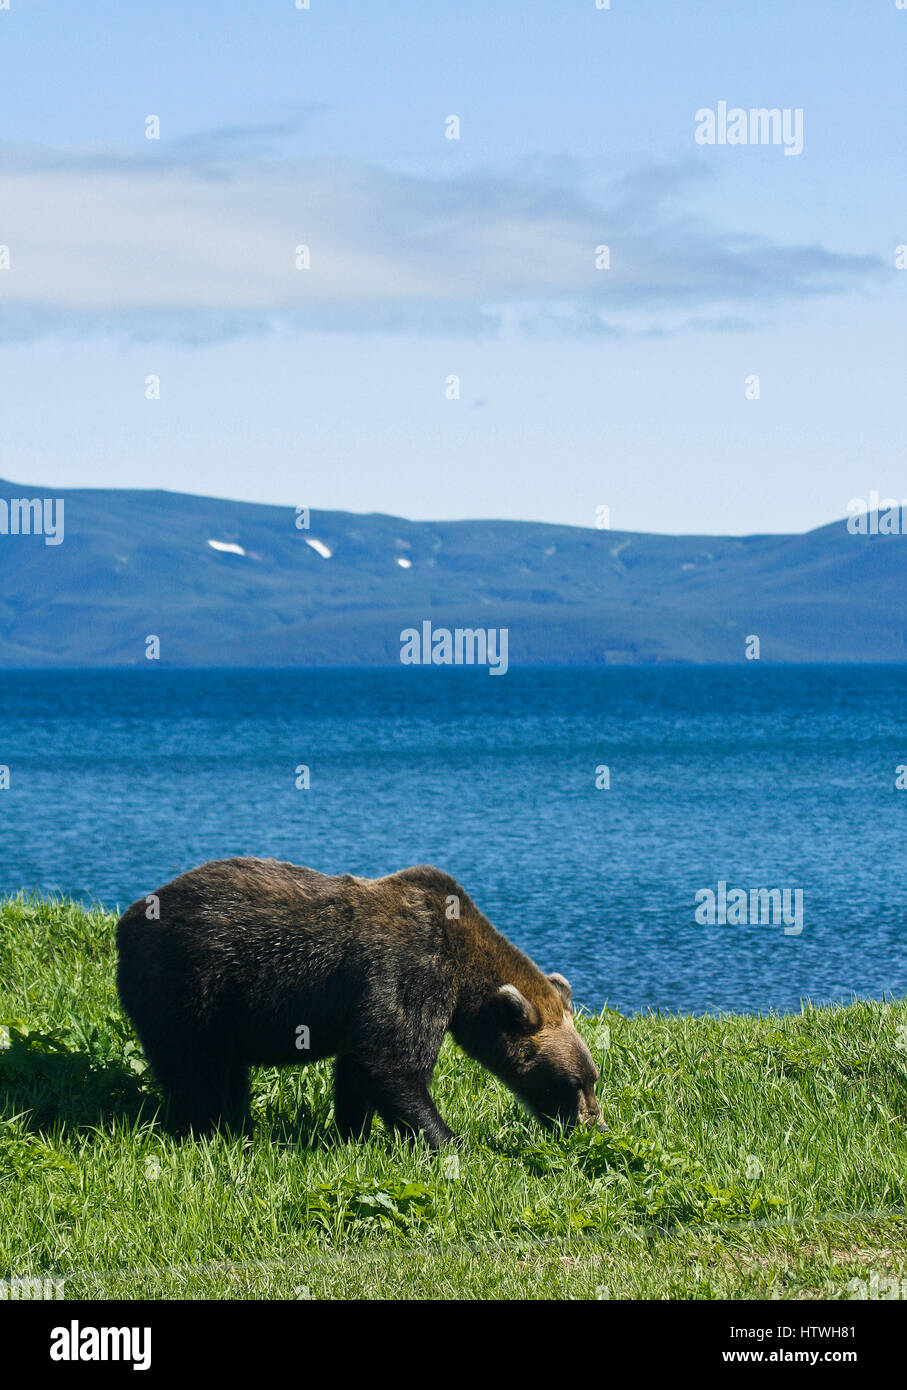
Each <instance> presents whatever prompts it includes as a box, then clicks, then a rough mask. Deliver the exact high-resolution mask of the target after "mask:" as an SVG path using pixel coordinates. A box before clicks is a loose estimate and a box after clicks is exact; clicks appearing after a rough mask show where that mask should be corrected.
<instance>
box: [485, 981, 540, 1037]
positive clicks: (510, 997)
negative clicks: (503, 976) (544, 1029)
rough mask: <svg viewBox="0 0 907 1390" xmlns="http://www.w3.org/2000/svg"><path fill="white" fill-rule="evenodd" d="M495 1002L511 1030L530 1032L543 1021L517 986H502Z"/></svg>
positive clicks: (495, 997)
mask: <svg viewBox="0 0 907 1390" xmlns="http://www.w3.org/2000/svg"><path fill="white" fill-rule="evenodd" d="M494 1000H495V1003H496V1004H497V1006H498V1008H499V1009H500V1011H501V1013H502V1014H503V1015H504V1017H505V1018H506V1020H507V1022H508V1025H509V1026H510V1027H511V1028H517V1029H519V1030H520V1031H521V1032H529V1031H530V1030H531V1029H533V1028H538V1026H539V1024H540V1023H541V1021H542V1020H541V1016H540V1015H539V1011H538V1009H537V1008H536V1007H535V1005H534V1004H533V1003H532V1002H531V1001H530V1000H529V999H527V998H526V996H525V994H520V991H519V990H518V989H517V987H516V985H501V988H500V989H499V990H498V992H497V994H496V995H495V996H494Z"/></svg>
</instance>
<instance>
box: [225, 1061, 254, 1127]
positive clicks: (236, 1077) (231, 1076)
mask: <svg viewBox="0 0 907 1390" xmlns="http://www.w3.org/2000/svg"><path fill="white" fill-rule="evenodd" d="M225 1113H226V1116H227V1119H228V1121H229V1123H230V1124H231V1125H233V1126H235V1127H236V1128H237V1129H241V1128H242V1127H243V1125H244V1124H245V1122H246V1120H248V1118H249V1068H248V1067H246V1066H243V1064H242V1063H241V1062H233V1063H232V1064H231V1066H230V1068H229V1070H228V1072H227V1096H226V1106H225Z"/></svg>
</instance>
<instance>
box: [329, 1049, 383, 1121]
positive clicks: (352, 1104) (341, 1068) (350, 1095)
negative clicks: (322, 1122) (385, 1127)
mask: <svg viewBox="0 0 907 1390" xmlns="http://www.w3.org/2000/svg"><path fill="white" fill-rule="evenodd" d="M374 1113H375V1106H374V1102H373V1101H372V1098H371V1091H370V1087H369V1078H368V1072H367V1071H366V1070H365V1067H363V1066H362V1065H361V1063H359V1062H357V1061H356V1060H355V1058H354V1057H338V1058H337V1060H336V1061H335V1063H334V1120H335V1123H336V1125H337V1128H338V1129H339V1130H340V1134H341V1137H342V1138H343V1139H344V1140H349V1139H367V1138H368V1136H369V1134H370V1132H371V1128H372V1116H373V1115H374Z"/></svg>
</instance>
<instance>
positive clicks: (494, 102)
mask: <svg viewBox="0 0 907 1390" xmlns="http://www.w3.org/2000/svg"><path fill="white" fill-rule="evenodd" d="M300 2H301V0H300ZM0 3H2V0H0ZM599 3H602V0H599ZM8 4H9V7H8V8H4V9H0V476H2V477H4V478H8V479H12V480H14V481H21V482H26V483H30V484H33V485H39V486H43V487H44V488H45V489H48V490H52V489H53V488H55V487H56V488H63V487H78V486H84V487H143V488H148V487H161V488H168V489H172V490H176V491H186V492H195V493H203V494H211V495H215V496H225V497H232V498H238V499H244V500H250V501H263V502H273V503H279V504H282V505H294V506H303V505H304V506H309V507H312V508H315V509H318V508H332V509H344V510H349V511H354V512H374V511H378V512H386V513H393V514H398V515H403V516H407V517H411V518H414V519H436V518H449V519H463V518H473V517H507V518H518V519H531V520H538V521H552V522H560V523H570V524H575V525H580V526H593V525H595V524H596V518H597V517H599V518H600V517H601V515H602V513H601V511H600V510H599V509H601V508H603V507H606V508H608V515H609V519H610V524H611V525H612V527H614V528H615V529H620V530H637V531H659V532H698V533H718V534H752V533H758V532H768V531H775V532H778V531H780V532H792V531H803V530H807V529H810V528H812V527H814V526H819V525H823V524H825V523H828V522H830V521H833V520H835V519H836V518H839V517H841V516H843V515H844V514H845V511H846V509H847V503H848V501H849V500H851V499H854V498H860V497H862V498H867V497H868V496H869V494H870V492H871V491H873V490H874V491H876V492H878V493H879V495H880V496H882V497H885V496H891V497H896V498H901V497H907V477H905V470H904V442H905V440H904V434H905V430H904V401H905V395H907V393H905V337H907V331H905V325H907V315H905V308H907V255H905V257H904V260H905V269H903V270H901V269H898V268H897V256H898V252H897V248H898V247H899V246H904V245H907V178H905V173H907V168H905V165H907V142H905V140H904V131H905V114H907V81H905V78H904V74H905V72H907V9H904V10H902V9H899V8H898V4H897V0H859V3H857V0H854V3H846V0H826V3H822V0H811V3H805V2H804V0H760V3H759V4H758V5H755V4H754V5H747V4H744V3H740V2H739V0H738V2H737V3H727V0H699V2H698V3H695V4H678V3H677V0H611V3H610V7H608V8H601V9H599V8H597V5H596V0H547V2H543V0H522V2H521V0H495V3H494V4H489V3H488V0H482V3H478V0H475V2H474V0H455V3H444V4H442V3H438V2H437V0H420V3H416V0H396V3H393V4H391V3H382V2H381V0H368V3H366V0H358V2H357V3H343V0H309V4H310V8H309V9H304V8H297V5H296V0H256V2H255V3H246V4H242V3H239V4H234V5H230V6H225V5H223V4H218V5H214V4H212V3H210V0H198V3H196V4H194V5H192V6H191V7H184V3H179V4H177V3H171V2H170V0H158V3H156V4H155V5H154V6H151V7H145V6H142V7H139V6H132V5H128V6H124V7H120V8H114V7H112V6H110V5H109V4H105V3H97V2H96V0H81V2H80V4H79V5H76V6H73V5H63V4H60V3H49V0H46V2H42V0H8ZM719 102H726V103H727V107H728V108H743V109H744V110H745V111H747V112H748V111H749V109H750V108H778V109H779V110H781V111H784V110H787V111H789V112H790V113H791V120H792V121H794V120H795V119H796V117H795V114H794V113H796V112H798V111H800V112H802V130H803V140H802V152H799V153H793V154H787V153H786V152H785V148H784V146H783V144H750V143H747V144H745V145H744V144H739V143H738V144H731V143H724V144H718V143H716V144H711V145H709V144H704V143H701V142H700V141H698V140H697V138H696V133H697V130H700V133H701V130H702V127H703V121H702V119H701V117H697V113H701V112H703V111H711V112H715V113H716V119H717V112H718V105H719ZM453 116H455V117H456V118H457V119H458V122H459V132H458V133H459V138H458V139H450V138H447V137H448V134H450V133H451V128H452V123H451V121H450V118H451V117H453ZM153 118H156V119H157V122H158V125H159V138H157V139H149V138H147V135H148V133H149V131H151V132H152V133H153V132H154V130H155V126H154V121H153ZM791 128H792V129H793V126H792V127H791ZM300 246H305V247H307V248H308V257H309V264H308V267H307V268H306V267H305V266H304V265H303V267H302V268H299V267H298V266H297V248H299V247H300ZM602 246H606V247H607V248H608V256H607V257H606V258H605V259H606V260H608V261H609V264H608V265H607V266H604V265H601V266H599V265H596V259H597V257H598V259H599V261H601V260H602V257H601V254H600V253H597V249H596V248H598V247H602ZM4 247H7V248H8V252H7V253H6V255H7V259H8V268H3V254H4V253H3V248H4ZM303 260H304V257H303ZM754 377H756V378H758V398H757V397H756V396H755V394H754V390H755V388H754V385H753V381H752V378H754ZM153 378H154V379H156V380H157V383H158V391H157V394H156V392H155V383H154V381H153V380H151V379H153ZM453 379H456V380H453ZM149 394H150V397H151V398H150V399H149Z"/></svg>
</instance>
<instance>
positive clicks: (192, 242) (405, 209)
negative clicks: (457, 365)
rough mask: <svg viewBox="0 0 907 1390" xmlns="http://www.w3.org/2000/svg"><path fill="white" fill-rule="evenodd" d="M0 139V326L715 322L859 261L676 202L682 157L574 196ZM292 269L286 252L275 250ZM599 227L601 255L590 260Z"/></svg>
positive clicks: (178, 330)
mask: <svg viewBox="0 0 907 1390" xmlns="http://www.w3.org/2000/svg"><path fill="white" fill-rule="evenodd" d="M227 149H228V151H229V154H228V156H227V157H226V158H223V159H221V160H220V161H219V162H213V161H212V160H211V159H207V160H205V161H204V162H198V161H193V160H192V159H188V160H187V158H186V156H185V152H183V154H181V155H179V156H178V157H177V156H174V157H172V158H170V159H168V158H167V155H166V151H165V149H164V148H163V147H160V148H159V147H157V146H156V145H155V144H154V143H152V142H149V148H148V150H147V151H145V150H143V152H142V154H141V155H136V154H134V153H128V154H124V153H122V152H116V151H107V152H104V151H101V152H97V151H94V152H91V151H46V150H45V151H35V150H22V149H12V148H10V147H6V148H5V149H0V208H2V209H3V216H2V234H0V240H2V241H3V242H4V244H6V245H8V246H9V248H10V269H9V270H8V271H3V272H0V306H2V314H0V334H2V335H3V336H5V337H7V338H15V337H25V336H31V335H34V334H36V333H38V332H45V331H57V332H59V331H64V332H65V331H68V332H76V333H84V332H92V331H98V330H114V331H118V332H124V333H127V334H130V335H132V336H136V337H140V338H151V337H160V336H164V337H173V336H176V337H189V338H195V339H200V340H205V339H209V340H216V339H220V338H223V337H228V336H231V335H236V334H249V333H262V332H267V331H270V330H272V329H274V328H279V327H286V328H290V329H307V328H312V329H319V330H326V329H327V330H330V329H349V330H355V331H364V330H370V329H380V330H395V329H407V330H413V329H417V330H426V331H443V332H451V331H453V332H471V333H489V332H495V331H499V330H500V329H501V328H502V327H504V328H513V329H514V330H516V331H520V332H528V333H536V334H537V333H568V334H574V335H577V334H601V333H615V332H627V331H630V332H639V331H643V332H663V331H673V330H675V329H677V328H678V327H681V326H683V325H684V324H685V323H691V322H694V321H695V322H696V323H697V326H701V325H702V322H703V321H704V322H705V323H706V324H707V325H711V326H714V327H716V328H718V329H721V330H725V331H726V330H727V328H728V327H729V326H732V325H733V324H735V323H736V324H739V323H740V322H741V320H743V321H746V318H747V317H750V316H752V315H753V314H754V313H755V314H758V311H759V310H760V309H764V308H765V307H766V306H767V305H773V304H777V303H779V302H783V301H790V300H799V299H804V298H808V297H812V296H815V295H820V294H829V293H838V292H842V291H845V290H848V289H851V288H854V287H857V286H863V285H865V284H867V283H871V282H872V281H873V280H874V279H876V278H877V277H879V276H880V274H881V273H882V271H881V263H880V262H879V261H878V260H877V259H876V258H873V257H867V256H860V255H842V254H839V253H835V252H831V251H828V250H826V249H824V248H823V247H821V246H785V245H781V244H779V243H775V242H772V241H770V240H768V239H766V238H764V237H763V238H760V237H742V236H739V235H735V234H730V233H725V232H722V231H719V230H716V229H715V228H713V227H709V226H707V225H704V224H703V223H701V222H700V221H699V220H698V219H697V218H695V217H694V216H691V215H690V213H689V211H688V206H689V204H690V202H691V201H692V200H693V199H692V195H694V194H695V190H696V186H697V184H698V182H699V181H700V180H701V179H702V178H704V177H708V175H706V174H705V173H704V172H703V169H702V166H697V165H695V164H690V165H685V166H682V167H680V168H661V169H659V168H653V169H649V170H644V171H641V172H639V173H636V174H634V175H632V176H627V177H624V178H621V179H615V180H612V181H611V182H610V183H608V184H607V185H605V186H604V188H599V189H597V190H596V191H595V192H593V191H592V189H591V186H590V185H589V184H588V183H586V182H585V181H584V179H583V178H582V176H581V174H580V173H579V172H578V171H576V170H575V169H574V168H573V167H572V166H569V165H564V164H562V165H559V166H557V167H555V166H553V165H552V164H551V163H550V162H548V163H545V164H535V163H529V164H521V165H519V166H513V165H511V166H507V167H504V168H498V169H495V170H490V171H485V172H473V173H471V174H465V175H460V176H458V177H456V178H446V179H433V178H428V177H425V176H417V175H414V174H404V173H399V172H391V171H388V170H383V169H380V168H377V167H374V166H370V165H366V164H364V163H357V162H353V161H341V160H331V161H328V160H319V159H299V158H296V159H285V160H263V159H250V158H248V157H245V158H243V157H238V156H237V154H236V152H235V149H234V146H233V144H231V142H227ZM301 244H305V245H307V246H308V247H309V248H310V252H311V269H308V270H298V269H297V268H296V248H297V246H299V245H301ZM600 244H607V245H608V246H609V247H610V251H611V269H610V270H597V269H596V268H595V264H594V249H595V247H596V246H597V245H600Z"/></svg>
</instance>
